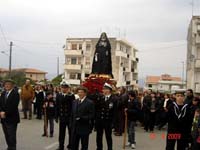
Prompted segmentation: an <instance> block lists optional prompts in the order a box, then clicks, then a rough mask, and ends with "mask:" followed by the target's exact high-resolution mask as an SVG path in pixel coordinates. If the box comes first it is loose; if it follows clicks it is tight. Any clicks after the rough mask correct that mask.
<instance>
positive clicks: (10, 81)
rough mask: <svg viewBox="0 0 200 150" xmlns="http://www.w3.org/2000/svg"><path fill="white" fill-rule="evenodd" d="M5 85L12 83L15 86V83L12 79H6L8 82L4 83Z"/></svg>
mask: <svg viewBox="0 0 200 150" xmlns="http://www.w3.org/2000/svg"><path fill="white" fill-rule="evenodd" d="M5 83H12V84H15V81H14V80H12V79H6V80H4V81H3V85H4V84H5Z"/></svg>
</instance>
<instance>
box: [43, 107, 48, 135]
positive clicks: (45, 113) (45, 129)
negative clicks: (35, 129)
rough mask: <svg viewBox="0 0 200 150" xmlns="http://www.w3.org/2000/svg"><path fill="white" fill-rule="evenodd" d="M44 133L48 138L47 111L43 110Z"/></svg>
mask: <svg viewBox="0 0 200 150" xmlns="http://www.w3.org/2000/svg"><path fill="white" fill-rule="evenodd" d="M44 132H45V135H46V137H48V125H47V110H46V107H45V108H44Z"/></svg>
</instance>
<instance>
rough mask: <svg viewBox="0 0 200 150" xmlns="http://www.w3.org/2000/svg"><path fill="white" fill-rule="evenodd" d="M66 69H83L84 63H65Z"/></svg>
mask: <svg viewBox="0 0 200 150" xmlns="http://www.w3.org/2000/svg"><path fill="white" fill-rule="evenodd" d="M64 69H65V70H81V69H82V65H78V64H77V65H72V64H70V65H67V64H64Z"/></svg>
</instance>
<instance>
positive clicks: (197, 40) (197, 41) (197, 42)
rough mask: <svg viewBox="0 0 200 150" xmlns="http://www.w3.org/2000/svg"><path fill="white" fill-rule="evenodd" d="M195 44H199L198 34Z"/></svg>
mask: <svg viewBox="0 0 200 150" xmlns="http://www.w3.org/2000/svg"><path fill="white" fill-rule="evenodd" d="M196 44H200V36H199V35H198V36H196Z"/></svg>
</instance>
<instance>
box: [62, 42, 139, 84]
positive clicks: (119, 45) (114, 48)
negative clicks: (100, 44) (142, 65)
mask: <svg viewBox="0 0 200 150" xmlns="http://www.w3.org/2000/svg"><path fill="white" fill-rule="evenodd" d="M97 41H98V38H67V39H66V48H65V50H64V54H65V64H64V72H65V79H66V80H67V81H69V83H70V84H72V85H80V84H81V82H82V81H84V80H85V78H86V77H88V76H89V74H90V73H91V70H92V61H93V56H94V51H95V46H96V43H97ZM109 41H110V44H111V55H112V71H113V76H114V79H115V80H116V81H117V86H132V85H137V83H138V70H137V64H138V61H139V60H138V58H136V52H137V50H136V49H135V48H134V47H133V45H132V44H130V43H129V42H127V41H125V40H121V39H116V38H109Z"/></svg>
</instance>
